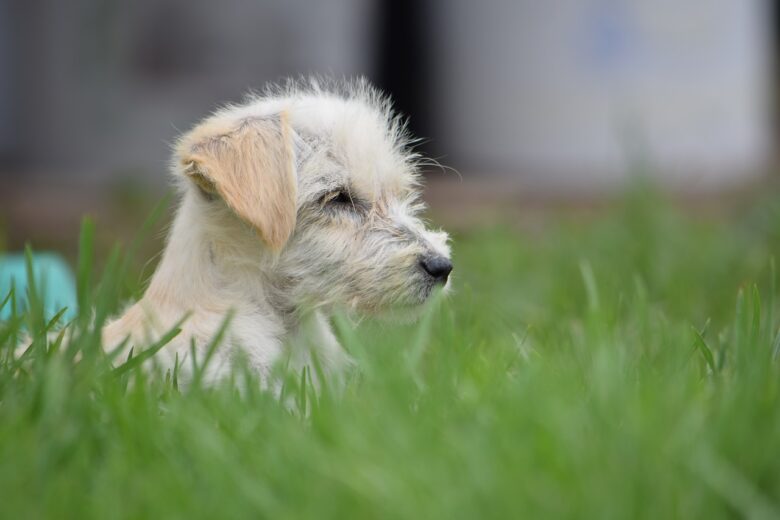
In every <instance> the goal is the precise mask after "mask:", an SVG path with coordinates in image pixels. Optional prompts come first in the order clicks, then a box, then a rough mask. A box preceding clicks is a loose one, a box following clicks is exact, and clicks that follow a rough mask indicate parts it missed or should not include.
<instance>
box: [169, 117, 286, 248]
mask: <svg viewBox="0 0 780 520" xmlns="http://www.w3.org/2000/svg"><path fill="white" fill-rule="evenodd" d="M179 161H180V163H181V164H182V166H184V173H185V174H186V175H187V176H188V177H189V178H191V179H192V180H193V181H194V182H195V183H196V184H197V185H198V186H199V187H200V188H201V189H202V190H204V191H207V192H216V193H217V194H219V196H220V197H222V199H223V200H224V201H225V203H226V204H227V205H228V206H229V207H230V208H231V209H232V210H233V211H234V212H235V213H236V214H237V215H238V216H239V217H240V218H241V219H243V220H244V221H246V222H247V223H249V224H250V225H252V226H253V227H254V228H255V229H256V230H257V232H258V233H259V235H260V237H261V238H262V239H263V240H264V241H265V243H266V244H268V246H269V247H270V248H271V249H273V250H275V251H278V250H279V249H281V248H282V247H283V246H284V245H285V244H286V243H287V240H288V239H289V237H290V235H291V234H292V232H293V229H294V228H295V214H296V190H297V188H296V186H297V183H296V179H295V172H294V165H293V163H294V159H293V151H292V143H291V139H290V130H289V124H288V122H287V117H286V115H285V114H284V113H282V115H281V116H280V117H279V118H278V119H267V118H262V119H261V118H247V119H243V120H241V121H239V122H238V124H237V125H232V126H226V125H225V124H224V123H222V122H221V121H210V120H207V121H206V122H204V123H202V124H201V125H199V126H198V127H196V128H195V129H194V130H193V131H192V132H190V133H189V134H187V135H186V136H185V137H184V138H183V139H182V141H181V143H180V145H179Z"/></svg>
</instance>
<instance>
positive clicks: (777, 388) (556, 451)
mask: <svg viewBox="0 0 780 520" xmlns="http://www.w3.org/2000/svg"><path fill="white" fill-rule="evenodd" d="M92 233H93V231H92V229H91V227H90V226H87V227H86V228H85V232H84V235H83V237H82V248H81V249H82V250H81V258H80V265H79V269H78V270H79V284H78V285H79V291H80V301H81V302H82V304H86V305H85V306H86V307H90V306H94V307H96V308H97V311H96V312H95V315H94V316H93V315H92V314H91V311H90V312H84V310H83V309H82V313H81V315H80V317H79V319H78V320H77V322H76V323H75V324H74V325H72V327H74V328H75V330H76V331H77V332H76V333H75V336H76V339H75V340H74V341H73V342H72V343H71V344H70V345H68V346H64V345H62V344H60V345H59V346H58V345H57V342H56V341H55V342H53V343H51V342H49V341H47V338H46V336H45V335H44V334H43V330H44V329H45V327H46V325H47V324H46V320H44V319H43V317H42V315H41V312H40V303H39V302H36V301H33V302H32V310H31V311H30V312H27V313H26V314H25V315H23V316H19V317H18V319H15V320H12V321H11V322H7V323H4V324H0V517H2V518H41V517H45V516H46V517H73V518H85V517H95V518H113V517H117V518H123V517H132V518H141V517H143V518H177V517H181V518H191V517H205V518H231V517H253V518H256V517H261V516H267V517H274V518H287V517H318V518H322V517H325V518H327V517H335V518H376V517H388V518H432V517H439V518H459V517H460V518H462V517H465V518H483V517H502V518H505V517H530V518H534V517H540V516H544V517H550V516H552V517H587V518H633V517H644V518H672V517H676V518H697V517H698V518H727V517H735V516H748V517H754V518H768V517H778V516H780V360H779V359H777V358H778V336H777V330H778V325H780V321H778V319H777V318H778V309H777V307H776V305H775V303H774V302H775V296H776V295H777V287H776V286H775V281H774V278H775V270H774V268H773V267H772V265H773V260H772V259H773V257H774V256H775V255H777V254H778V253H779V252H780V206H778V205H777V204H775V203H774V202H772V201H771V200H770V201H765V202H761V203H760V204H756V205H754V207H752V208H748V209H746V210H744V211H741V212H739V215H738V216H737V217H735V218H729V219H723V218H721V219H709V220H707V219H702V218H695V217H691V216H683V215H681V214H679V213H677V212H675V211H673V210H672V209H671V208H670V206H668V205H666V204H665V203H664V202H663V201H661V200H659V199H658V198H657V197H653V196H634V197H630V198H629V199H627V200H626V202H625V204H623V205H622V206H621V207H620V208H618V209H615V210H612V211H611V212H609V213H608V214H607V215H604V216H602V217H599V218H595V219H587V220H583V219H578V220H577V219H566V218H559V219H556V220H554V221H552V222H550V223H548V224H547V225H546V226H545V228H544V229H543V230H542V231H541V232H538V231H537V232H533V233H532V232H523V231H519V230H517V229H515V228H514V227H511V226H507V227H504V228H500V229H475V230H472V231H469V232H467V233H460V234H458V235H457V236H455V237H454V259H455V264H456V271H455V280H454V293H453V294H452V295H451V296H450V297H449V298H445V299H443V300H441V301H435V302H434V303H433V304H432V305H431V306H429V307H428V308H427V309H426V310H425V312H424V314H423V317H422V319H421V320H420V321H419V322H418V323H417V324H415V325H407V326H398V325H390V324H381V323H368V322H366V323H363V324H361V325H360V326H359V327H358V328H357V330H354V331H353V330H352V329H351V328H350V327H349V326H347V324H346V322H345V320H341V319H340V320H336V322H337V323H336V325H337V329H338V333H339V336H340V337H341V338H342V340H343V342H344V344H345V346H346V347H347V349H348V350H350V351H351V352H352V354H353V355H354V356H355V357H356V358H357V360H358V367H359V370H358V372H357V374H356V375H355V376H354V377H353V378H352V379H350V381H349V382H348V384H347V387H346V389H345V390H344V391H343V393H342V395H339V396H336V395H334V392H332V391H328V390H329V389H328V388H327V387H326V388H325V390H324V391H323V392H322V393H321V394H320V395H319V396H318V395H315V393H314V392H313V391H312V390H311V387H310V385H307V384H305V381H306V380H307V378H306V377H305V376H304V377H302V376H301V374H293V375H292V376H291V377H290V378H289V380H288V381H287V385H286V390H285V392H286V395H287V396H288V397H287V398H286V399H285V401H286V404H280V403H279V402H278V401H277V399H276V398H274V397H273V396H272V395H269V394H266V393H263V392H261V391H259V390H258V389H257V385H254V384H252V382H251V381H250V382H249V384H248V385H247V390H246V391H244V392H242V393H239V392H238V391H236V390H235V385H232V386H231V385H225V386H222V387H218V388H212V389H205V388H200V387H199V386H198V385H195V386H194V387H192V388H189V389H187V390H186V391H185V390H179V389H177V384H176V377H175V374H151V375H147V374H144V373H143V372H141V371H139V370H138V369H137V367H136V366H132V361H131V365H126V366H125V369H120V370H117V369H113V368H111V367H110V366H109V365H108V364H107V362H106V359H105V356H103V355H101V354H100V350H99V345H98V343H97V336H96V335H95V329H94V325H91V323H92V318H93V317H94V318H95V321H96V322H97V324H98V325H99V324H100V322H101V321H102V320H104V319H105V316H106V315H107V314H109V313H111V312H114V311H115V310H116V309H117V308H118V306H119V304H120V300H121V299H122V298H124V297H126V296H128V295H130V294H137V284H136V283H135V281H136V280H137V279H138V276H139V275H138V273H136V272H129V271H131V269H128V268H127V266H128V265H132V263H128V262H125V261H124V260H123V258H124V256H123V255H122V254H120V253H118V252H115V253H113V254H112V255H108V257H106V256H101V258H99V259H98V260H99V263H100V264H101V265H105V268H104V269H103V270H102V271H104V272H103V273H102V274H99V273H97V272H96V271H97V270H96V269H95V267H93V260H92V256H93V255H92V251H91V250H92V245H91V236H92ZM107 258H108V259H107ZM33 300H35V299H34V298H33ZM21 327H26V328H27V329H28V330H31V331H32V335H33V337H34V338H35V342H34V344H33V346H32V347H31V349H30V350H29V351H28V352H27V353H26V354H24V355H23V356H20V355H18V353H17V354H15V353H14V349H13V342H14V337H15V336H17V335H18V333H19V331H20V328H21ZM74 359H76V360H78V361H74ZM123 362H124V360H116V362H115V365H121V364H122V363H123ZM236 377H237V379H238V380H240V381H239V383H240V382H241V381H243V379H244V378H245V377H247V376H246V375H245V374H237V376H236ZM299 381H304V384H303V385H300V384H296V382H299ZM239 383H237V384H239Z"/></svg>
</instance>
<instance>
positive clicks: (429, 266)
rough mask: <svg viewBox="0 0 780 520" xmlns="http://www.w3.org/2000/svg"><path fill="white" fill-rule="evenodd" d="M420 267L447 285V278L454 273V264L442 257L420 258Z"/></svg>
mask: <svg viewBox="0 0 780 520" xmlns="http://www.w3.org/2000/svg"><path fill="white" fill-rule="evenodd" d="M420 266H421V267H422V268H423V270H424V271H425V272H426V273H428V274H429V275H431V277H433V279H434V280H435V281H436V282H438V283H441V284H445V283H447V278H448V277H449V276H450V273H451V272H452V262H450V260H449V259H448V258H446V257H444V256H441V255H428V256H423V257H421V258H420Z"/></svg>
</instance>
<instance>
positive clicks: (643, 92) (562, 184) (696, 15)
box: [0, 0, 780, 249]
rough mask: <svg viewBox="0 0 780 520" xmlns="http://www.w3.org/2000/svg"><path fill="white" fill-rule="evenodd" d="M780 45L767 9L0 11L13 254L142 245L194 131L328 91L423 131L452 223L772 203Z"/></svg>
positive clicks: (160, 5) (572, 3)
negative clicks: (372, 90) (329, 80)
mask: <svg viewBox="0 0 780 520" xmlns="http://www.w3.org/2000/svg"><path fill="white" fill-rule="evenodd" d="M779 34H780V33H778V17H777V15H776V10H775V8H774V3H770V2H769V1H768V0H744V1H734V0H654V1H653V2H640V1H631V0H548V1H545V2H540V1H537V0H484V1H481V2H471V1H466V0H448V1H445V0H394V1H391V0H319V1H316V2H314V1H310V2H304V1H303V0H284V1H282V0H279V1H259V0H258V1H250V0H222V1H220V2H209V1H193V0H135V1H132V2H119V1H117V0H72V1H69V2H62V1H57V0H24V1H22V0H0V229H1V230H3V231H0V247H2V246H5V247H6V248H17V247H20V246H21V245H23V243H24V242H25V241H27V240H30V239H32V240H33V243H34V245H35V246H36V247H59V248H65V247H69V248H71V249H72V244H73V237H74V236H75V235H76V234H77V232H78V222H79V220H80V218H81V216H82V215H83V214H85V213H87V214H93V215H96V216H97V217H98V220H99V223H100V224H101V225H102V226H103V227H104V228H106V227H107V228H108V229H107V233H108V235H109V236H111V237H112V238H114V239H115V238H120V237H122V236H123V235H125V234H126V233H131V231H132V230H133V229H135V228H137V227H138V226H139V224H140V220H139V219H140V218H141V217H139V215H141V216H143V213H144V212H145V211H148V210H149V208H151V207H152V206H153V205H154V204H155V203H156V201H158V200H159V199H160V197H162V196H163V195H164V194H165V193H166V191H167V190H168V189H169V184H168V175H167V161H168V155H169V146H170V144H171V143H172V142H173V140H174V139H175V137H176V136H177V134H179V133H180V132H181V131H183V130H185V129H187V128H189V127H190V126H191V125H193V124H194V123H195V122H196V121H197V120H198V119H199V118H201V117H203V116H204V115H205V114H207V113H208V112H210V111H211V110H213V109H214V108H215V107H217V106H218V105H219V104H221V103H223V102H226V101H238V100H240V99H241V98H242V96H243V95H244V94H245V93H246V92H247V91H248V90H249V89H252V88H262V86H263V85H264V84H265V83H266V82H269V81H271V82H273V81H278V80H280V79H282V78H284V77H286V76H300V75H308V74H315V73H317V74H327V75H332V76H337V77H339V76H348V77H352V76H358V75H363V76H366V77H368V78H369V79H371V80H372V81H373V82H374V83H375V84H377V85H378V86H379V87H380V88H381V89H383V90H384V91H386V92H388V93H389V94H390V95H391V96H392V97H393V99H394V100H395V102H396V106H397V108H398V110H400V111H401V112H402V113H404V114H406V115H408V116H410V117H411V127H412V130H413V131H414V132H415V133H416V134H417V135H419V136H421V137H424V138H426V140H425V142H424V144H423V145H422V147H421V149H422V151H423V152H425V153H426V154H428V155H429V156H431V157H433V158H435V159H437V160H439V161H440V162H441V163H443V164H445V165H447V166H449V167H452V168H454V169H455V170H457V172H458V173H459V175H458V174H453V173H447V172H441V171H432V172H430V173H429V174H428V176H429V183H428V184H429V188H428V192H427V194H426V196H427V198H428V199H429V201H430V203H431V206H432V207H433V211H434V212H435V213H437V214H440V215H442V216H443V217H442V218H443V219H444V220H445V221H452V222H455V223H456V224H457V222H458V221H459V222H461V223H463V222H469V221H472V220H473V219H477V218H482V219H490V218H494V216H495V215H497V214H502V215H513V216H512V217H510V218H516V219H518V220H522V219H523V211H525V210H528V209H529V208H530V209H533V208H540V207H542V208H547V207H551V206H554V207H570V206H577V207H579V206H583V205H592V204H594V203H598V201H600V200H604V199H606V198H609V196H610V195H611V194H614V193H617V192H619V191H620V189H621V188H622V187H624V186H625V185H626V183H627V182H631V179H633V178H634V177H636V176H643V177H645V178H650V179H651V180H652V183H653V184H656V185H658V186H661V187H663V188H665V189H668V190H670V191H672V192H674V193H678V194H684V196H685V197H686V198H685V200H686V201H694V203H695V201H697V200H710V201H711V200H716V201H717V203H716V204H719V203H720V202H721V201H724V200H726V201H728V200H731V199H732V198H733V197H735V196H739V197H743V200H744V196H745V195H744V193H746V192H747V193H752V192H755V191H762V190H763V189H764V187H765V186H767V185H771V184H772V177H773V174H772V171H773V166H774V164H775V151H776V149H777V147H776V144H777V142H776V126H777V125H776V119H777V118H776V110H775V106H776V103H775V101H776V92H777V90H778V89H777V77H776V74H775V73H774V68H775V67H774V64H775V56H776V51H777V50H778V43H779V42H780V36H778V35H779ZM734 194H742V195H734ZM713 197H715V198H714V199H713ZM472 210H473V211H472Z"/></svg>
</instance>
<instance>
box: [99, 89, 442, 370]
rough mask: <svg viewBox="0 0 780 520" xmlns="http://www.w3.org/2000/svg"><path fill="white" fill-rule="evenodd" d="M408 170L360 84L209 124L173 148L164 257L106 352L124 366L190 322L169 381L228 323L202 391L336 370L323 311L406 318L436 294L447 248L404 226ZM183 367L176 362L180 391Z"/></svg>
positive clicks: (382, 107)
mask: <svg viewBox="0 0 780 520" xmlns="http://www.w3.org/2000/svg"><path fill="white" fill-rule="evenodd" d="M418 164H419V156H417V155H416V154H413V153H411V152H410V150H409V139H408V137H407V135H406V133H405V130H404V125H403V123H402V121H401V120H400V119H399V118H398V117H397V116H394V115H393V113H392V111H391V108H390V103H389V101H388V100H387V99H386V98H383V97H381V96H380V95H379V94H378V93H377V92H376V91H375V90H373V89H372V88H371V87H369V86H368V85H367V84H366V83H365V82H358V83H355V84H351V85H346V86H344V85H342V86H340V87H335V88H331V89H323V88H320V87H318V86H316V84H313V85H311V86H307V87H301V86H292V87H287V88H285V89H276V90H274V91H269V92H268V93H267V94H265V95H261V96H254V97H252V98H251V99H250V100H249V101H248V102H247V103H245V104H242V105H236V106H228V107H226V108H224V109H222V110H219V111H218V112H216V113H215V114H213V115H212V116H210V117H208V118H207V119H205V120H204V121H203V122H201V123H200V124H199V125H197V126H196V127H195V128H194V129H193V130H192V131H190V132H189V133H187V134H185V135H184V136H183V137H182V138H181V139H180V141H179V142H178V144H177V146H176V150H175V154H174V162H173V166H172V170H173V175H174V176H175V178H176V179H177V180H178V181H179V182H178V184H179V186H180V188H181V194H182V197H181V205H180V207H179V209H178V212H177V215H176V218H175V221H174V223H173V227H172V229H171V231H170V235H169V237H168V243H167V246H166V249H165V253H164V255H163V257H162V260H161V263H160V265H159V267H158V268H157V271H156V272H155V274H154V276H153V277H152V280H151V283H150V285H149V288H148V290H147V291H146V293H145V295H144V297H143V298H142V299H141V300H140V301H139V302H138V303H136V304H135V305H133V306H132V307H130V308H129V309H128V310H127V312H126V313H125V314H124V315H123V316H122V317H121V318H119V319H118V320H116V321H114V322H112V323H110V324H109V325H108V326H107V327H106V328H105V329H104V335H103V337H104V345H105V346H106V348H107V349H109V350H110V349H111V348H113V347H115V346H117V345H119V344H121V343H122V341H125V340H126V341H127V342H126V343H125V348H126V349H129V348H130V347H134V348H135V352H136V353H137V352H138V350H139V349H141V348H144V347H146V346H148V345H150V344H151V343H153V342H154V341H156V340H158V339H159V338H160V337H161V336H162V335H164V334H165V333H166V332H167V331H169V330H170V329H171V328H172V327H173V326H174V325H175V324H176V323H177V322H178V321H179V320H180V319H181V318H182V317H183V316H185V314H188V313H189V318H188V319H186V320H185V321H184V322H183V324H182V325H181V329H182V332H181V333H180V334H179V335H178V336H176V337H175V338H174V339H173V340H172V341H170V343H168V344H167V345H166V346H165V347H164V348H163V349H162V350H161V351H160V352H159V353H158V354H157V355H156V361H157V362H159V363H160V364H161V365H162V366H163V367H164V368H171V367H172V366H173V364H174V360H175V359H176V358H177V357H178V359H179V361H183V360H185V359H186V358H187V357H188V356H189V355H190V349H191V345H194V352H195V354H196V358H197V359H198V360H202V359H203V357H204V356H205V355H206V352H205V351H206V349H207V347H208V345H209V342H210V341H211V339H212V338H213V337H214V336H215V334H216V333H217V332H218V330H219V329H220V326H221V325H222V323H223V321H224V320H225V317H226V315H228V314H229V313H232V314H231V315H232V319H231V320H230V321H229V327H228V329H227V331H226V334H225V336H224V341H223V342H222V344H221V345H220V346H219V347H218V348H217V349H216V351H215V353H214V356H213V358H212V360H211V363H210V364H209V367H208V370H207V374H206V377H207V379H208V380H209V381H211V382H213V381H217V380H220V379H222V378H224V377H225V376H226V375H228V374H230V372H231V369H232V368H233V367H234V365H235V363H237V362H249V363H250V364H251V368H252V369H253V370H254V371H256V373H257V374H258V375H259V376H260V377H261V378H265V377H266V376H267V375H268V373H269V370H270V369H271V367H272V365H273V364H274V363H275V362H276V361H277V360H278V359H280V357H281V356H285V359H291V360H298V361H297V362H301V361H303V362H306V360H307V359H309V354H310V353H311V352H312V351H313V352H314V353H315V355H316V357H317V358H318V360H319V362H320V363H321V365H322V366H323V368H324V369H325V370H336V369H338V368H339V367H340V366H341V365H343V364H344V363H345V362H346V361H347V359H348V358H347V356H346V354H345V353H344V352H343V351H342V349H341V348H340V346H339V345H338V343H337V340H336V338H335V336H334V335H333V333H332V331H331V329H330V324H329V322H328V318H327V317H328V315H329V313H331V312H333V311H334V310H338V309H340V308H341V309H346V310H350V311H358V312H363V313H370V314H374V313H378V312H381V311H388V310H390V311H395V310H401V311H405V312H407V313H408V312H410V311H411V312H414V310H415V309H416V308H417V307H419V306H420V305H421V304H422V303H423V302H425V301H426V299H427V298H428V297H429V295H430V294H431V292H432V291H433V289H434V287H435V286H436V285H445V284H446V283H447V279H448V275H449V273H450V271H451V270H452V264H451V263H450V260H449V249H448V246H447V235H446V234H445V233H443V232H431V231H429V230H427V229H426V228H425V227H424V225H423V223H422V222H421V220H420V219H419V218H418V216H417V215H418V213H419V212H420V210H421V209H422V206H421V204H420V202H419V200H418V195H419V193H418V180H419V179H418V175H417V171H416V170H417V168H418ZM127 338H129V340H128V339H127ZM293 362H296V361H293ZM190 366H191V363H189V361H187V362H183V363H181V364H180V369H181V370H182V372H181V374H182V375H181V377H182V379H183V381H184V382H186V380H187V377H188V369H189V368H190ZM189 375H191V374H189Z"/></svg>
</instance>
